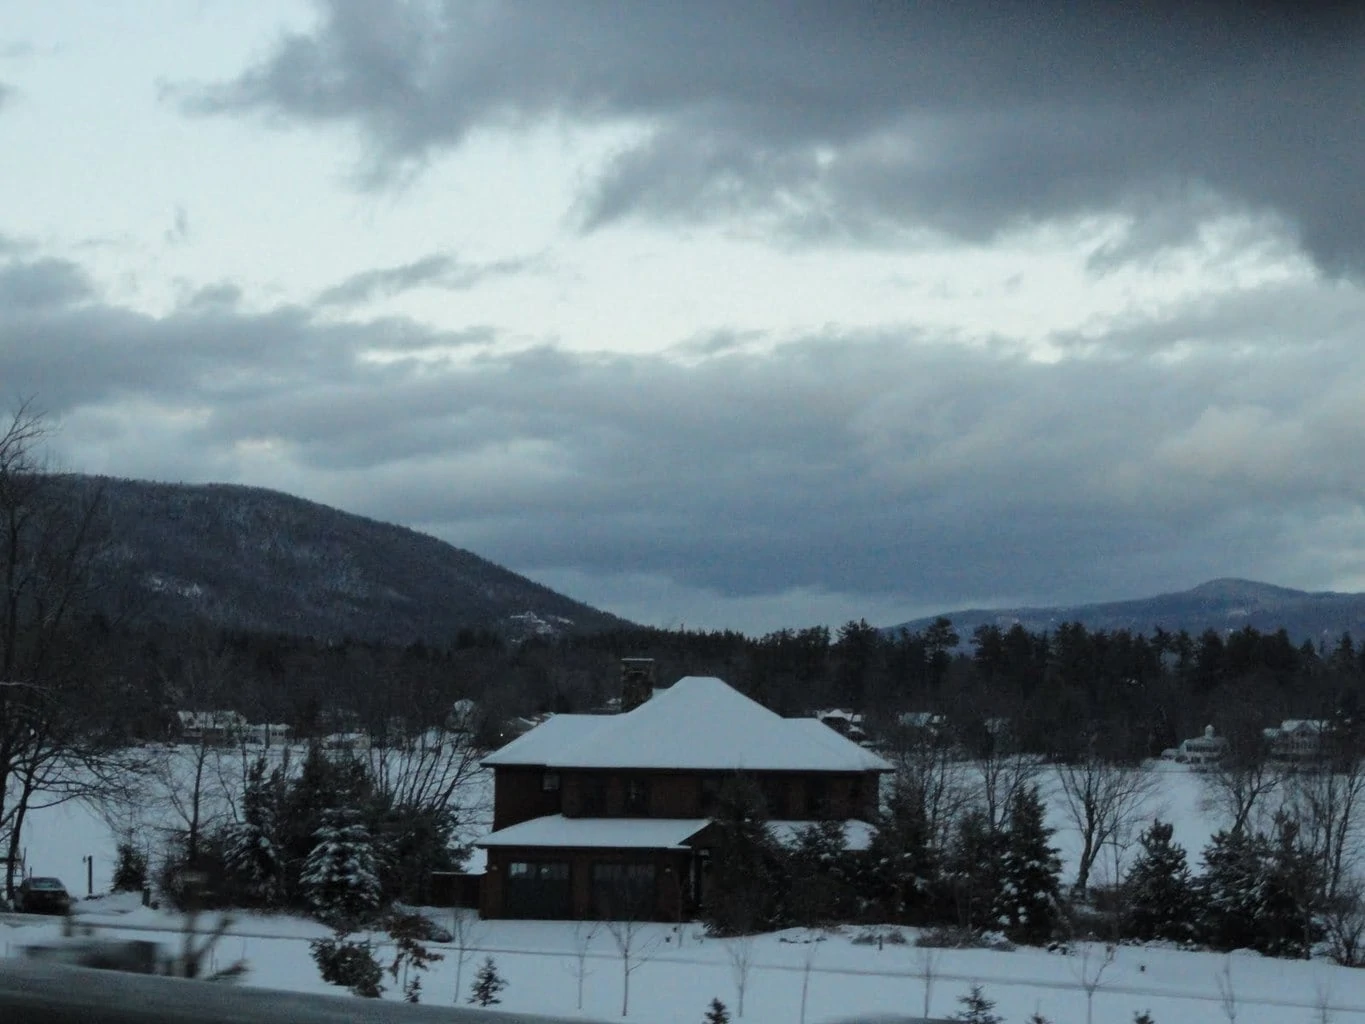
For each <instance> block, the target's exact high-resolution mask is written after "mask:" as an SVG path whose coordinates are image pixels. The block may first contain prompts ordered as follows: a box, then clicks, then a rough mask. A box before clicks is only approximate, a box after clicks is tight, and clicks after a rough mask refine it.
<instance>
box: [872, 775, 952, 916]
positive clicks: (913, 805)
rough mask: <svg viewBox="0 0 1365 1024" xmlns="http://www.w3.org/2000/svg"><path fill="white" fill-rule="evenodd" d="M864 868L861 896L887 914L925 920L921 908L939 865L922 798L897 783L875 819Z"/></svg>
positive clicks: (936, 878) (900, 783) (912, 790)
mask: <svg viewBox="0 0 1365 1024" xmlns="http://www.w3.org/2000/svg"><path fill="white" fill-rule="evenodd" d="M866 864H867V871H866V875H865V884H864V891H865V894H866V895H867V897H868V898H869V899H870V900H871V901H872V902H873V903H874V904H876V906H877V907H878V909H879V910H881V912H882V913H883V914H884V915H885V916H887V917H889V918H891V919H892V920H907V919H915V920H919V921H923V920H924V919H925V916H926V915H925V913H924V904H925V903H926V902H927V900H928V898H929V895H930V893H931V892H932V891H933V888H934V885H935V883H936V882H937V881H938V875H939V871H938V865H937V862H936V859H935V857H934V853H933V851H932V850H931V849H930V844H929V824H928V819H927V816H926V815H925V813H924V803H923V800H922V799H921V798H920V794H919V792H918V791H916V790H915V789H914V788H913V787H911V786H909V785H907V784H906V783H905V782H904V781H903V780H901V779H897V780H896V781H895V782H894V783H893V784H892V787H891V793H890V795H889V797H888V799H887V802H886V806H885V808H883V810H882V812H881V814H880V815H879V816H878V820H877V830H876V832H874V833H873V835H872V841H871V843H870V844H869V845H868V851H867V859H866ZM917 911H918V913H917Z"/></svg>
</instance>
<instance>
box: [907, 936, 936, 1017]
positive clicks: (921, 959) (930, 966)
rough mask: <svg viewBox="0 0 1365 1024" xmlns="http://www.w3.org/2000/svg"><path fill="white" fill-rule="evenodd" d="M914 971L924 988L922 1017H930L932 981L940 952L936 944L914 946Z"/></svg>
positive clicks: (932, 995)
mask: <svg viewBox="0 0 1365 1024" xmlns="http://www.w3.org/2000/svg"><path fill="white" fill-rule="evenodd" d="M914 950H915V951H914V972H915V977H917V978H919V980H920V984H921V985H922V986H923V988H924V1019H925V1020H929V1019H930V1013H929V1010H930V1007H931V1004H932V1003H933V1000H934V981H935V979H937V978H938V961H939V956H940V955H941V954H942V952H943V951H942V950H940V949H939V948H938V947H936V946H915V947H914Z"/></svg>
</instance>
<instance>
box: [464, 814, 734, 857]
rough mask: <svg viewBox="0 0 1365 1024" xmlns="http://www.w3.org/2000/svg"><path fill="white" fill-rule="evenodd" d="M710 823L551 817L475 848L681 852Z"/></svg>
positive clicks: (504, 832) (496, 834) (496, 835)
mask: <svg viewBox="0 0 1365 1024" xmlns="http://www.w3.org/2000/svg"><path fill="white" fill-rule="evenodd" d="M709 824H711V821H710V819H708V818H566V817H564V815H562V814H550V815H546V816H545V817H543V818H532V819H531V820H530V821H523V822H521V823H520V824H518V825H510V826H508V827H507V828H504V829H500V830H499V831H497V832H494V833H493V834H492V835H488V836H485V837H484V838H482V839H480V840H479V841H478V842H477V843H476V844H475V845H476V846H558V847H566V848H569V849H598V848H602V847H607V848H612V849H636V850H678V849H683V848H684V847H683V844H684V843H685V842H686V841H687V840H688V839H690V838H691V837H692V836H694V835H696V834H697V833H698V832H700V831H701V830H702V829H704V828H705V827H706V826H707V825H709Z"/></svg>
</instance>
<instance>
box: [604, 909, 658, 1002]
mask: <svg viewBox="0 0 1365 1024" xmlns="http://www.w3.org/2000/svg"><path fill="white" fill-rule="evenodd" d="M604 926H605V927H606V929H607V933H608V934H609V935H611V940H612V942H613V943H615V945H616V953H617V955H618V956H620V958H621V1016H622V1017H624V1016H626V1015H627V1014H629V1013H630V976H631V975H632V974H634V973H635V971H636V970H637V969H638V968H639V967H640V965H641V964H643V963H645V962H646V961H648V960H649V958H650V957H651V956H653V954H654V951H655V950H656V949H657V948H658V946H659V936H658V935H657V934H654V933H651V932H650V931H649V930H648V929H647V928H646V925H645V924H644V922H643V921H641V920H640V919H639V918H638V917H635V916H633V915H631V916H627V917H624V918H619V919H615V920H611V921H606V922H604Z"/></svg>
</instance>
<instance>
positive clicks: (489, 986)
mask: <svg viewBox="0 0 1365 1024" xmlns="http://www.w3.org/2000/svg"><path fill="white" fill-rule="evenodd" d="M506 987H507V981H506V980H505V979H504V978H503V976H502V975H501V974H499V973H498V965H497V963H496V962H495V961H494V960H493V958H492V957H491V956H486V957H484V958H483V963H482V964H480V965H479V973H478V974H476V975H474V984H473V985H472V986H471V987H470V990H469V1001H470V1002H471V1003H474V1004H475V1005H477V1006H492V1005H493V1004H494V1003H500V1002H502V1000H501V999H499V998H498V993H499V992H501V991H502V990H503V989H505V988H506Z"/></svg>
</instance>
